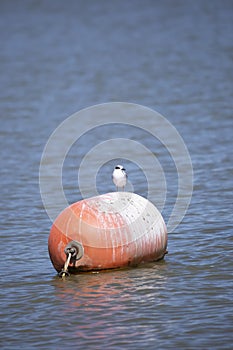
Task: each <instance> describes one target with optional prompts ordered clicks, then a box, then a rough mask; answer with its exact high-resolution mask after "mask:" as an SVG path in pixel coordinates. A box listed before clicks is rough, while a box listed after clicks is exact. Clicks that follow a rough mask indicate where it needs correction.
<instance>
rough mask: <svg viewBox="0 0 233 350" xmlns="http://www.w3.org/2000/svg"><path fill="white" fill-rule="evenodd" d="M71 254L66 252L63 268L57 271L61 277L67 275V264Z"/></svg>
mask: <svg viewBox="0 0 233 350" xmlns="http://www.w3.org/2000/svg"><path fill="white" fill-rule="evenodd" d="M71 256H72V254H71V253H68V256H67V259H66V262H65V264H64V267H63V269H62V270H61V272H60V273H59V276H60V277H62V278H64V277H65V276H69V272H68V266H69V263H70V259H71Z"/></svg>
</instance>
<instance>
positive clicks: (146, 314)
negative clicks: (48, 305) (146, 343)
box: [53, 261, 166, 346]
mask: <svg viewBox="0 0 233 350" xmlns="http://www.w3.org/2000/svg"><path fill="white" fill-rule="evenodd" d="M165 271H166V263H165V262H164V261H163V262H160V263H157V264H146V266H143V267H142V266H141V267H139V268H138V269H136V270H135V269H123V270H115V271H105V272H98V273H83V274H80V275H74V276H71V277H70V278H69V279H67V280H62V279H59V278H55V279H54V280H53V286H54V288H55V295H56V297H57V298H58V300H60V302H62V305H63V310H62V315H61V317H65V319H67V318H68V319H69V321H70V323H71V324H72V331H73V332H74V333H75V334H76V336H77V337H78V339H80V344H82V341H83V340H85V339H86V341H87V345H88V344H90V345H91V344H92V342H94V343H95V344H98V340H100V339H105V340H107V339H108V343H109V346H110V345H111V346H115V345H116V344H117V343H118V345H119V346H120V344H122V341H124V342H125V344H128V345H129V344H130V339H131V337H135V339H137V342H140V334H139V333H138V332H139V330H138V325H140V324H142V325H143V324H145V323H147V322H148V321H149V322H152V323H153V317H152V313H153V312H152V313H151V310H150V308H151V307H152V306H153V308H157V307H160V305H162V304H163V303H164V296H163V291H164V290H165V288H166V275H165ZM148 275H150V276H151V278H152V279H153V283H151V280H149V279H148ZM140 308H142V310H143V312H141V311H140ZM81 314H85V318H84V319H82V318H81V317H80V318H79V315H81ZM90 321H91V322H90ZM132 324H137V327H132ZM125 327H129V330H128V334H127V335H126V334H121V331H122V330H123V329H124V328H125ZM129 336H130V339H129ZM153 339H154V338H153ZM83 344H85V343H83Z"/></svg>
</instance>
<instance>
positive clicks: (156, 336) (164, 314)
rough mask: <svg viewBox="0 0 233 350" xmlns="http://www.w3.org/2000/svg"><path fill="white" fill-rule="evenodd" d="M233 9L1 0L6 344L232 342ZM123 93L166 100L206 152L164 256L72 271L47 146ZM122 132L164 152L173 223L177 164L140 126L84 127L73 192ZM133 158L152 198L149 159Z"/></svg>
mask: <svg viewBox="0 0 233 350" xmlns="http://www.w3.org/2000/svg"><path fill="white" fill-rule="evenodd" d="M232 16H233V4H232V1H226V0H223V1H215V0H214V1H207V0H204V1H195V2H191V1H182V0H181V1H178V0H177V1H169V0H166V1H152V0H151V1H149V0H146V1H143V2H142V1H137V0H135V1H121V0H120V1H112V2H110V1H105V0H103V1H98V2H97V1H80V0H78V1H70V0H69V1H65V2H64V1H50V2H49V1H39V0H31V1H29V0H28V1H20V2H19V1H16V0H13V1H7V0H2V1H1V3H0V33H1V34H0V37H1V51H0V67H1V75H0V84H1V94H0V100H1V110H0V113H1V114H0V118H1V129H0V130H1V207H0V216H1V257H2V258H1V268H2V271H1V328H0V332H1V336H0V345H1V349H20V348H24V349H64V348H69V347H73V348H74V349H84V348H86V349H102V348H106V349H141V348H142V347H145V348H147V349H155V348H157V349H197V348H199V349H230V348H231V347H232V342H233V316H232V314H233V307H232V305H233V297H232V290H233V283H232V253H233V224H232V211H233V200H232V190H233V180H232V179H233V171H232V127H233V121H232V120H233V119H232V95H233V94H232V92H233V89H232V81H233V73H232V72H233V69H232V59H233V47H232V32H233V28H232V27H233V25H232V23H233V21H232ZM114 101H125V102H133V103H137V104H141V105H144V106H147V107H149V108H152V109H155V110H157V111H158V112H159V113H161V114H162V115H163V116H165V117H166V118H167V119H168V120H169V121H170V123H172V124H173V125H174V126H175V127H176V129H177V130H178V132H179V133H180V135H181V136H182V137H183V139H184V141H185V144H186V146H187V148H188V150H189V152H190V156H191V159H192V164H193V170H194V191H193V196H192V201H191V205H190V207H189V210H188V212H187V213H186V215H185V217H184V219H183V221H182V223H181V224H180V225H179V226H178V227H177V228H176V229H175V231H173V232H171V233H170V234H169V245H168V250H169V254H168V255H166V257H165V259H164V260H163V261H160V262H157V263H151V264H148V265H145V266H140V267H138V268H133V269H125V270H115V271H107V272H99V273H83V274H80V275H76V276H70V277H69V278H68V279H66V280H62V279H60V278H58V277H57V275H56V272H55V270H54V269H53V267H52V264H51V262H50V259H49V256H48V253H47V239H48V235H49V230H50V227H51V221H50V219H49V218H48V216H47V213H46V211H45V210H44V207H43V204H42V201H41V197H40V188H39V165H40V159H41V156H42V152H43V149H44V146H45V144H46V142H47V140H48V138H49V136H50V135H51V133H52V132H53V131H54V130H55V129H56V128H57V126H58V125H59V124H60V123H61V122H62V121H63V120H65V119H66V118H67V117H68V116H69V115H71V114H72V113H74V112H76V111H78V110H80V109H82V108H85V107H89V106H91V105H94V104H99V103H105V102H114ZM110 122H114V120H113V121H112V120H110ZM84 123H85V121H84ZM111 137H124V138H126V139H133V140H136V141H137V142H139V143H142V144H144V145H145V146H146V147H147V148H149V149H150V150H151V152H152V153H153V154H154V155H156V156H157V158H158V159H159V161H160V162H161V165H162V167H163V171H164V173H165V175H166V180H167V193H166V195H167V197H166V203H165V206H164V208H163V209H162V214H163V216H164V219H165V221H166V222H168V220H169V216H170V214H171V211H172V207H173V206H174V203H175V200H176V196H177V173H176V168H175V165H174V163H173V162H172V160H171V157H170V155H169V154H168V152H167V151H166V149H165V147H164V146H163V145H161V144H159V143H158V142H157V141H156V140H155V139H154V138H149V137H147V136H146V135H145V133H143V130H140V129H137V130H133V129H131V128H121V127H120V126H119V125H112V129H109V127H105V128H100V129H98V128H97V129H96V130H92V131H91V132H89V133H87V134H86V135H83V136H82V137H81V138H80V140H79V142H77V144H75V145H73V148H72V149H71V150H70V152H69V153H68V154H67V158H66V160H65V162H64V169H63V182H64V191H65V193H66V196H67V198H68V201H69V202H74V201H77V200H79V199H81V195H80V192H79V189H78V188H77V184H78V181H77V172H78V170H77V169H78V165H79V164H80V162H81V160H82V157H83V156H84V155H85V154H86V153H87V152H88V151H89V150H90V149H91V148H92V147H94V145H96V144H98V143H99V142H102V141H104V140H108V139H110V138H111ZM134 156H136V155H135V154H132V159H133V157H134ZM137 156H138V155H137ZM143 156H146V155H143V154H142V157H143ZM119 159H121V160H122V159H123V161H124V155H123V154H120V155H119ZM114 162H115V160H111V154H110V155H109V163H107V164H103V167H102V168H101V169H100V171H99V173H98V176H97V177H96V186H97V189H98V191H99V193H104V192H106V191H113V190H114V188H113V185H112V183H111V173H109V175H108V171H109V172H110V171H111V169H112V168H111V166H112V165H113V163H114ZM124 164H125V165H126V167H127V169H128V172H129V179H130V181H131V183H132V184H133V185H134V190H135V192H137V193H139V194H140V195H142V196H147V193H148V188H147V187H146V186H145V183H146V175H145V173H144V172H143V170H144V169H140V167H138V166H137V165H135V164H134V163H133V162H132V161H130V159H126V160H125V163H124ZM92 171H93V169H92V167H91V164H90V168H88V169H87V170H86V175H88V174H89V173H91V172H92ZM152 171H153V169H152ZM102 178H104V181H102ZM153 181H154V182H153ZM153 181H152V184H150V185H151V186H152V188H155V189H156V188H157V187H158V179H157V178H156V176H155V178H154V180H153ZM156 193H157V192H156ZM158 198H159V194H158ZM158 198H157V197H156V195H155V198H154V202H155V203H156V200H158ZM152 200H153V198H152Z"/></svg>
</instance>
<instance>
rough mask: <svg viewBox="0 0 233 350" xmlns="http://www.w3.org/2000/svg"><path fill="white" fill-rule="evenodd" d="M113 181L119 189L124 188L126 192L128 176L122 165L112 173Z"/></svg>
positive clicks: (116, 167)
mask: <svg viewBox="0 0 233 350" xmlns="http://www.w3.org/2000/svg"><path fill="white" fill-rule="evenodd" d="M112 181H113V183H114V185H115V186H116V188H117V191H118V188H122V189H123V191H124V188H125V185H126V182H127V174H126V171H125V168H124V167H123V166H122V165H117V166H115V168H114V170H113V173H112Z"/></svg>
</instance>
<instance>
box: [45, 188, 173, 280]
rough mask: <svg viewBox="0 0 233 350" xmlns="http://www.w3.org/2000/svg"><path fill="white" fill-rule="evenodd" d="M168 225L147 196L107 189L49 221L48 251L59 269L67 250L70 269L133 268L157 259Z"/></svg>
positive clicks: (165, 238) (162, 248)
mask: <svg viewBox="0 0 233 350" xmlns="http://www.w3.org/2000/svg"><path fill="white" fill-rule="evenodd" d="M166 248H167V229H166V225H165V223H164V220H163V218H162V215H161V214H160V212H159V211H158V210H157V208H156V207H155V206H154V205H153V204H152V203H151V202H150V201H148V200H147V199H145V198H143V197H141V196H139V195H137V194H135V193H129V192H112V193H107V194H104V195H100V196H97V197H93V198H88V199H84V200H81V201H79V202H76V203H74V204H72V205H70V206H69V207H67V208H66V209H65V210H64V211H62V212H61V214H60V215H59V216H58V217H57V218H56V220H55V221H54V223H53V225H52V228H51V231H50V235H49V239H48V249H49V255H50V258H51V261H52V264H53V266H54V268H55V269H56V270H57V271H58V272H60V271H61V270H62V269H63V266H64V263H65V262H66V261H67V256H68V253H71V254H70V259H69V264H68V270H69V272H73V273H75V272H79V271H90V270H102V269H111V268H119V267H124V266H136V265H138V264H140V263H143V262H150V261H156V260H159V259H162V258H163V257H164V255H165V254H166Z"/></svg>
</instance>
